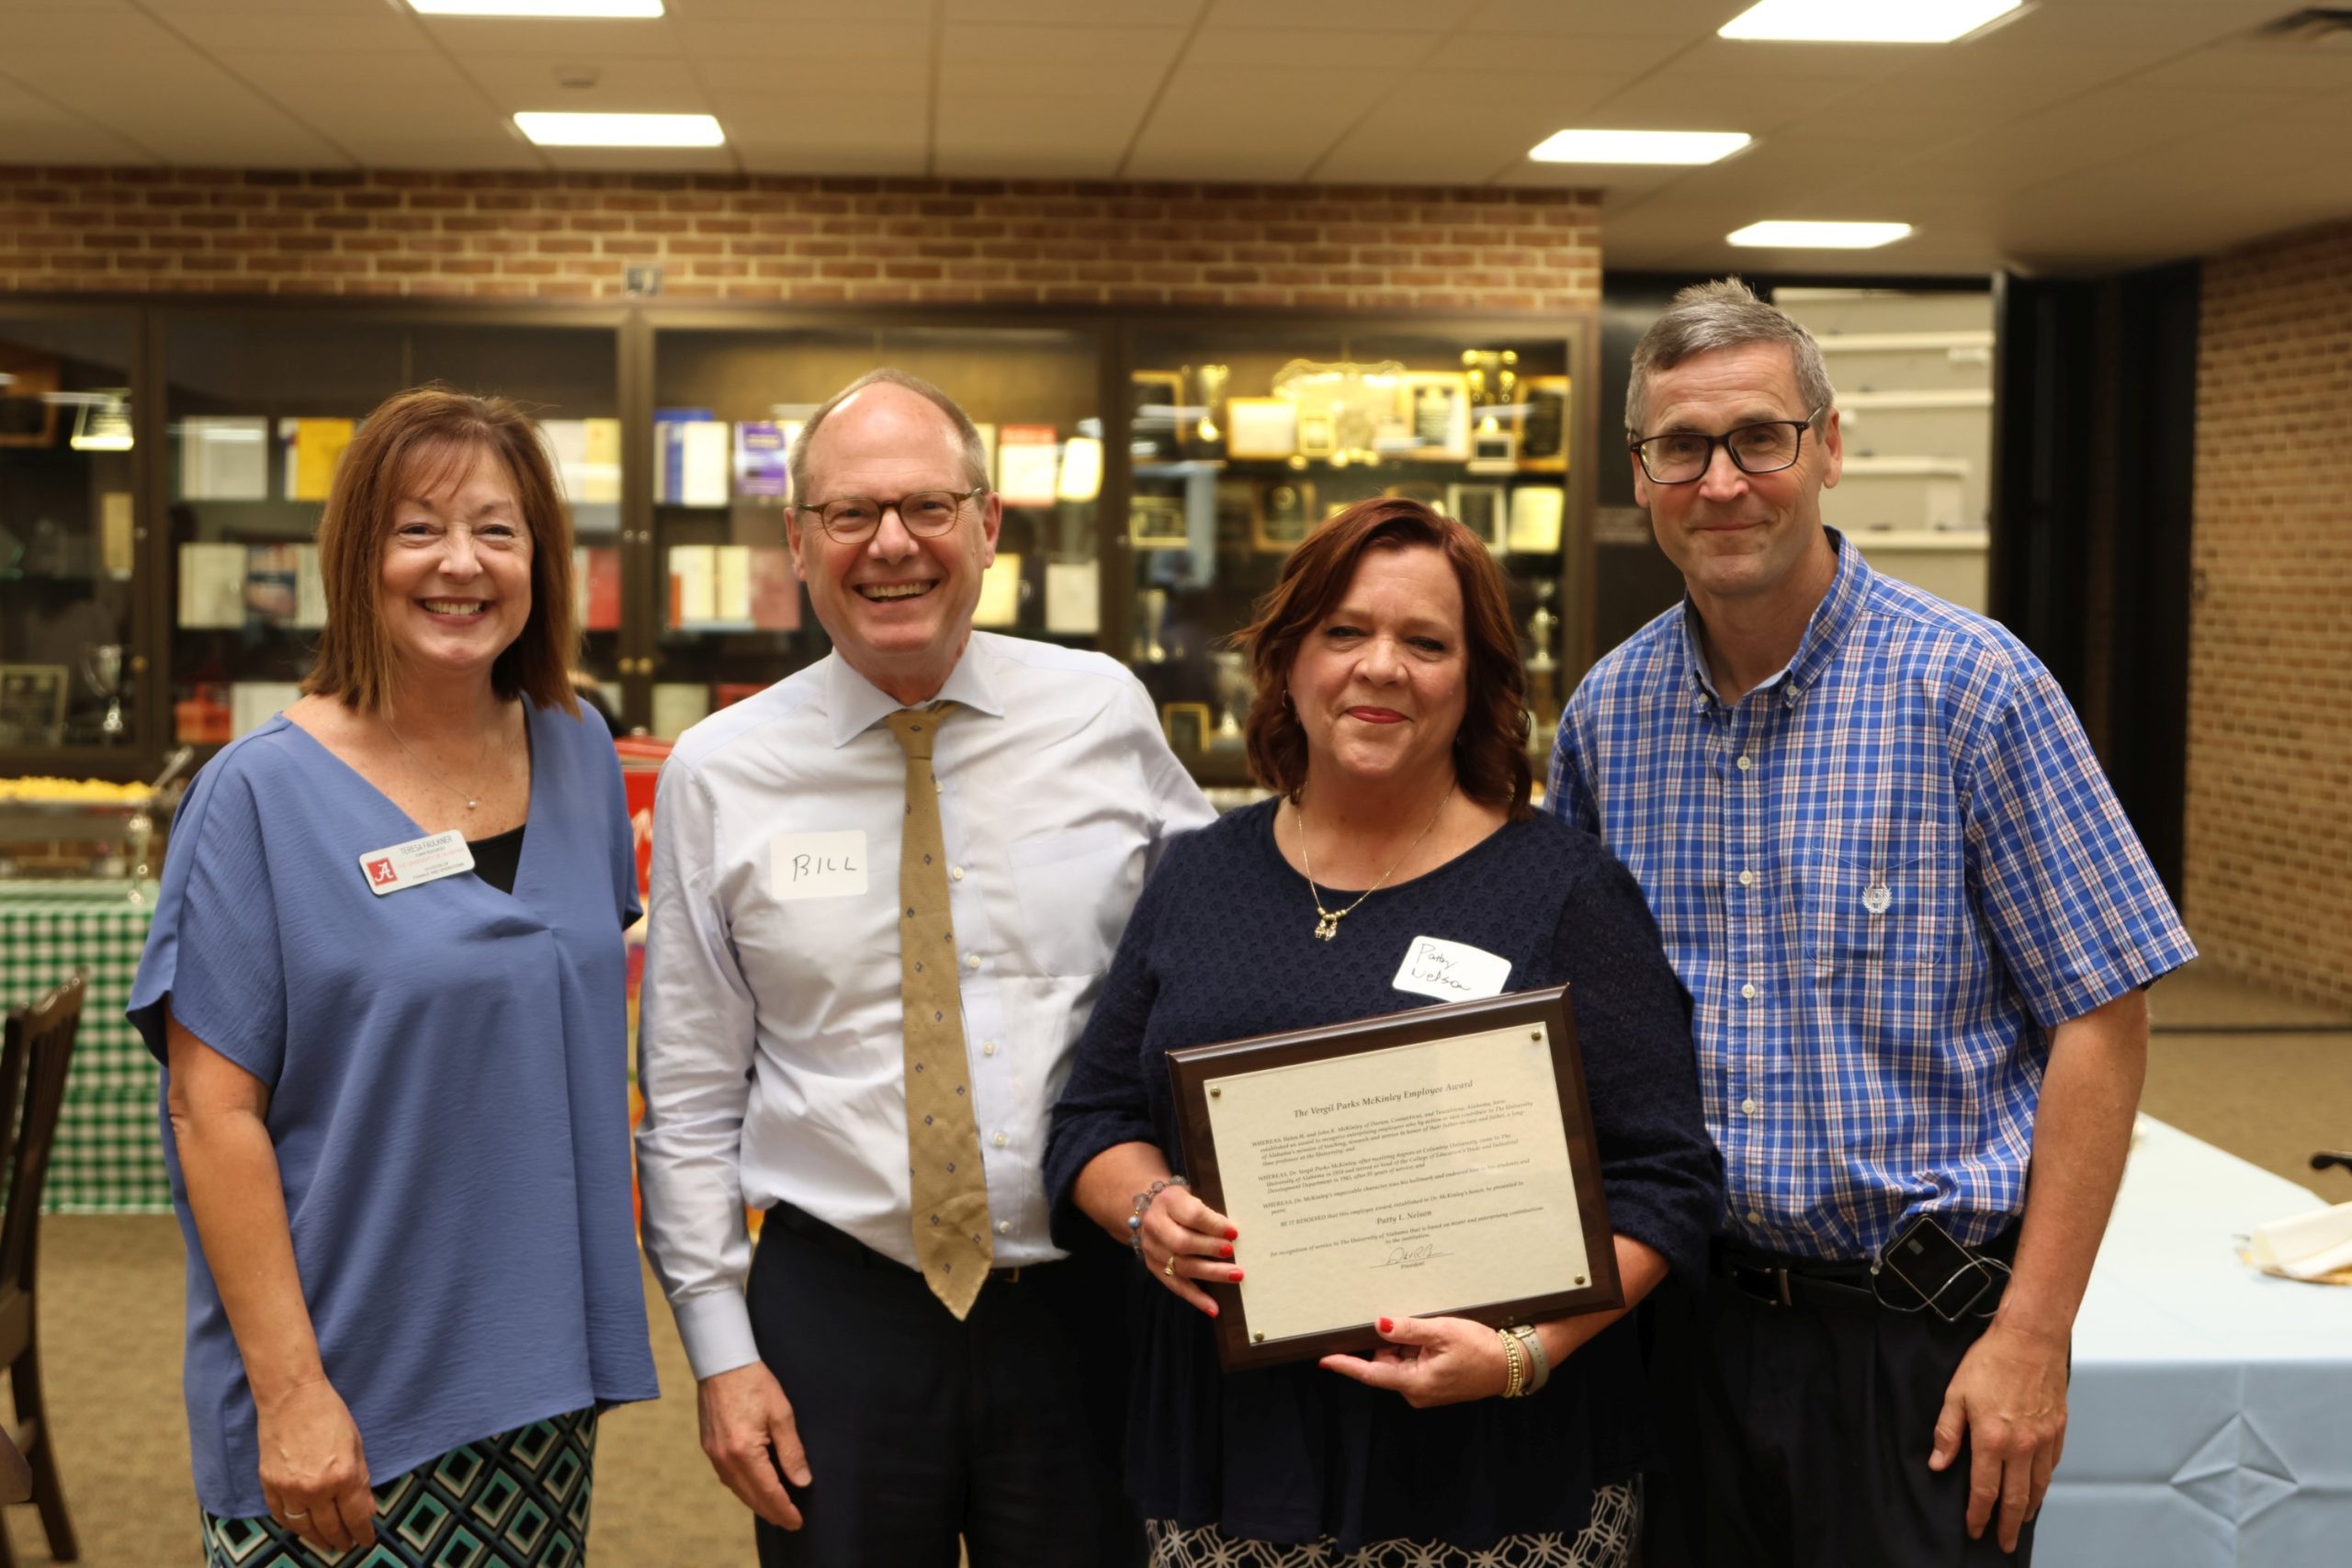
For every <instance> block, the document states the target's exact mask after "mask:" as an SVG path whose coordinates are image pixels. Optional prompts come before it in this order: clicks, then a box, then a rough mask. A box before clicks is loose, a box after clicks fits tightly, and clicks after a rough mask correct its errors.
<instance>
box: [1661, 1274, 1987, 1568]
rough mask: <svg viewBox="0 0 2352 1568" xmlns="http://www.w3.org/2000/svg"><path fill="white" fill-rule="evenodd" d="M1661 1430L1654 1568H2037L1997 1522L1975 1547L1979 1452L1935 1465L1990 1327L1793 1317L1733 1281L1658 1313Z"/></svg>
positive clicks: (1832, 1315)
mask: <svg viewBox="0 0 2352 1568" xmlns="http://www.w3.org/2000/svg"><path fill="white" fill-rule="evenodd" d="M1645 1312H1646V1313H1647V1314H1649V1315H1648V1318H1647V1319H1646V1321H1645V1328H1646V1330H1647V1337H1648V1341H1649V1350H1650V1367H1651V1393H1652V1400H1653V1412H1652V1414H1653V1420H1654V1421H1655V1423H1656V1428H1657V1432H1658V1435H1659V1438H1660V1440H1661V1445H1662V1448H1663V1450H1664V1451H1663V1453H1662V1455H1661V1466H1660V1469H1659V1471H1658V1472H1657V1473H1655V1474H1653V1475H1652V1476H1651V1477H1650V1478H1649V1481H1648V1485H1647V1489H1646V1494H1645V1497H1646V1510H1645V1515H1646V1517H1645V1526H1644V1534H1643V1553H1644V1555H1643V1562H1644V1564H1645V1568H1993V1565H1995V1564H2014V1565H2017V1568H2023V1565H2025V1564H2026V1563H2028V1562H2030V1560H2031V1558H2032V1554H2033V1526H2032V1525H2031V1523H2030V1522H2029V1523H2028V1524H2027V1526H2026V1527H2025V1529H2024V1530H2023V1531H2021V1532H2020V1533H2019V1536H2018V1549H2017V1551H2015V1552H2013V1553H2011V1552H2004V1551H2002V1550H2001V1547H2000V1540H1999V1520H1998V1517H1997V1514H1996V1517H1995V1519H1994V1521H1993V1522H1992V1523H1989V1524H1987V1525H1986V1526H1985V1534H1984V1536H1983V1537H1982V1538H1981V1539H1979V1540H1969V1539H1968V1486H1969V1462H1970V1458H1971V1454H1970V1450H1969V1448H1968V1446H1967V1445H1966V1443H1965V1442H1963V1444H1962V1448H1961V1451H1960V1456H1959V1457H1958V1459H1956V1460H1955V1461H1953V1462H1952V1464H1951V1466H1950V1467H1949V1468H1947V1469H1945V1470H1944V1471H1943V1472H1940V1473H1939V1472H1934V1471H1931V1470H1929V1469H1928V1453H1929V1452H1930V1451H1931V1450H1932V1449H1933V1448H1934V1446H1935V1428H1936V1417H1937V1416H1938V1415H1939V1413H1940V1412H1941V1410H1942V1409H1943V1401H1944V1391H1945V1389H1946V1388H1948V1387H1949V1386H1950V1385H1951V1379H1952V1374H1953V1373H1954V1372H1955V1371H1958V1370H1959V1368H1960V1362H1961V1359H1962V1357H1963V1356H1965V1355H1966V1354H1967V1352H1968V1349H1969V1347H1970V1346H1972V1345H1973V1344H1974V1343H1975V1342H1976V1340H1977V1337H1979V1336H1980V1335H1982V1334H1983V1333H1984V1331H1985V1322H1986V1320H1985V1319H1982V1318H1970V1319H1967V1320H1964V1321H1962V1322H1961V1323H1957V1324H1948V1323H1945V1322H1944V1321H1943V1320H1942V1319H1941V1318H1939V1317H1937V1316H1936V1315H1935V1314H1932V1313H1927V1312H1919V1313H1897V1312H1891V1311H1888V1310H1887V1309H1885V1308H1883V1307H1881V1306H1879V1305H1877V1304H1875V1303H1872V1302H1871V1301H1870V1300H1868V1299H1867V1298H1862V1299H1860V1301H1859V1302H1858V1303H1856V1304H1854V1305H1850V1306H1849V1305H1841V1304H1825V1303H1822V1302H1820V1301H1817V1300H1808V1301H1800V1302H1798V1303H1796V1304H1794V1305H1789V1306H1783V1305H1778V1304H1772V1303H1765V1302H1763V1301H1759V1300H1758V1299H1757V1298H1755V1297H1754V1296H1751V1295H1748V1294H1747V1293H1746V1292H1742V1291H1741V1290H1739V1289H1738V1288H1736V1286H1734V1285H1732V1284H1731V1283H1730V1282H1728V1281H1727V1280H1722V1279H1716V1280H1710V1281H1709V1288H1708V1290H1707V1292H1706V1293H1705V1295H1704V1296H1703V1297H1702V1298H1700V1299H1699V1300H1697V1301H1695V1302H1694V1301H1693V1300H1692V1298H1691V1294H1690V1292H1687V1291H1686V1290H1685V1289H1684V1288H1683V1287H1682V1286H1681V1284H1680V1283H1679V1281H1676V1282H1670V1283H1669V1284H1668V1286H1665V1287H1662V1288H1661V1289H1660V1290H1658V1291H1657V1292H1655V1293H1654V1294H1653V1295H1652V1296H1651V1298H1650V1301H1649V1303H1645Z"/></svg>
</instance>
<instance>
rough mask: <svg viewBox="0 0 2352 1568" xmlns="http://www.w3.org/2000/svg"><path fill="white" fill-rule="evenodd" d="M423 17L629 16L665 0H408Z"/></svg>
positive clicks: (657, 11)
mask: <svg viewBox="0 0 2352 1568" xmlns="http://www.w3.org/2000/svg"><path fill="white" fill-rule="evenodd" d="M408 3H409V6H410V8H411V9H413V10H414V11H415V12H416V14H417V15H418V16H420V17H597V18H600V19H607V20H609V19H612V18H615V17H617V18H620V19H622V20H630V19H634V18H636V17H658V16H660V15H661V14H662V0H408Z"/></svg>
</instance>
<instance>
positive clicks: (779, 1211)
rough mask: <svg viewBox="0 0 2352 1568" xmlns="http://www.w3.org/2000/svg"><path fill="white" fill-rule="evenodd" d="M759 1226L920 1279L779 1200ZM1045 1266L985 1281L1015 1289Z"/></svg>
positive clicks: (1017, 1267)
mask: <svg viewBox="0 0 2352 1568" xmlns="http://www.w3.org/2000/svg"><path fill="white" fill-rule="evenodd" d="M762 1223H763V1224H769V1225H778V1226H781V1227H782V1228H784V1229H785V1230H787V1231H789V1232H791V1233H792V1234H793V1235H795V1236H796V1237H797V1238H798V1239H800V1240H802V1241H805V1242H807V1243H809V1245H810V1246H811V1247H816V1248H817V1249H818V1250H819V1251H820V1252H830V1253H831V1254H832V1255H833V1256H834V1257H836V1258H842V1259H845V1260H846V1261H848V1262H851V1263H855V1264H858V1265H860V1266H861V1267H864V1268H867V1269H895V1270H896V1271H898V1272H899V1273H901V1274H911V1275H913V1276H914V1277H915V1278H917V1279H921V1278H922V1271H921V1270H920V1269H915V1268H914V1267H913V1266H911V1265H910V1264H905V1263H901V1262H899V1260H898V1259H897V1258H892V1257H890V1256H889V1255H888V1253H882V1252H876V1251H875V1250H874V1248H872V1247H868V1246H866V1245H865V1243H864V1242H862V1241H860V1240H858V1239H857V1237H855V1236H854V1235H850V1234H849V1233H848V1232H847V1231H844V1230H840V1229H837V1228H836V1227H834V1226H832V1225H829V1224H826V1223H825V1222H824V1221H822V1220H820V1219H819V1218H818V1217H817V1216H816V1215H814V1214H812V1213H809V1211H808V1210H806V1209H803V1208H799V1207H797V1206H796V1205H794V1204H791V1203H786V1202H784V1201H781V1200H779V1201H776V1202H775V1203H773V1204H771V1205H769V1207H768V1211H767V1218H766V1219H765V1220H764V1221H763V1222H762ZM1046 1266H1047V1265H1046V1264H1043V1263H1016V1264H1012V1265H1011V1266H1009V1267H1007V1268H1002V1269H989V1283H991V1284H999V1285H1017V1284H1019V1283H1020V1282H1021V1276H1022V1275H1023V1274H1024V1273H1026V1274H1035V1272H1036V1271H1037V1270H1038V1269H1043V1268H1046Z"/></svg>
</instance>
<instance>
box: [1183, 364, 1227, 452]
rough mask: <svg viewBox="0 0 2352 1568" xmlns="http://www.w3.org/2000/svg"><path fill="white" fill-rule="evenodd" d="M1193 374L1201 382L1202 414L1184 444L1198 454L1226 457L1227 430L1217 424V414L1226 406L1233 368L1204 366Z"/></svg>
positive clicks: (1190, 450)
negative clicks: (1226, 391)
mask: <svg viewBox="0 0 2352 1568" xmlns="http://www.w3.org/2000/svg"><path fill="white" fill-rule="evenodd" d="M1193 374H1194V375H1195V376H1197V377H1199V378H1200V382H1201V417H1200V420H1199V422H1198V423H1195V424H1194V425H1193V428H1192V430H1191V431H1190V432H1189V433H1188V434H1187V436H1186V439H1185V442H1184V446H1185V447H1186V448H1187V450H1188V451H1189V453H1190V455H1191V456H1193V457H1222V456H1223V455H1224V451H1225V432H1224V431H1223V430H1221V429H1219V428H1218V427H1217V423H1216V414H1217V410H1219V409H1220V408H1223V407H1224V406H1225V385H1226V382H1227V380H1229V379H1231V378H1232V375H1233V371H1232V367H1229V366H1224V365H1204V366H1202V367H1200V368H1199V369H1198V370H1196V371H1194V372H1193Z"/></svg>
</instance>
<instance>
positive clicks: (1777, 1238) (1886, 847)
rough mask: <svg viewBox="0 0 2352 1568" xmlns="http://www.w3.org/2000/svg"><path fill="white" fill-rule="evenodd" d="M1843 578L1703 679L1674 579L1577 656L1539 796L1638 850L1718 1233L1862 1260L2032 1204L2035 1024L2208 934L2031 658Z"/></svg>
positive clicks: (2105, 992) (1908, 600)
mask: <svg viewBox="0 0 2352 1568" xmlns="http://www.w3.org/2000/svg"><path fill="white" fill-rule="evenodd" d="M1828 532H1829V536H1830V541H1831V543H1832V544H1833V545H1835V546H1836V547H1838V575H1837V579H1836V581H1835V582H1834V583H1833V584H1832V585H1831V587H1830V590H1829V592H1828V594H1827V596H1826V597H1825V598H1824V599H1823V601H1822V603H1821V606H1820V608H1819V609H1817V610H1816V611H1815V613H1814V616H1813V619H1812V622H1811V624H1810V625H1809V626H1807V627H1806V628H1805V634H1804V639H1803V640H1802V641H1801V642H1800V643H1799V644H1798V646H1797V651H1796V656H1795V657H1794V658H1793V659H1792V660H1790V662H1789V665H1788V668H1787V669H1785V670H1784V671H1781V673H1780V674H1779V675H1777V676H1775V677H1774V678H1773V679H1771V680H1769V681H1767V682H1764V683H1763V684H1762V685H1760V686H1758V688H1757V689H1756V690H1755V691H1753V692H1750V693H1748V694H1747V695H1746V696H1744V697H1743V698H1741V700H1740V701H1739V702H1737V703H1736V704H1732V705H1724V704H1723V703H1721V702H1719V701H1717V700H1716V697H1715V694H1714V693H1713V688H1712V687H1711V685H1710V683H1709V682H1708V680H1707V677H1706V674H1705V666H1704V663H1703V661H1702V660H1701V659H1700V657H1699V654H1698V651H1697V649H1696V646H1695V643H1694V641H1693V637H1692V632H1691V626H1690V623H1689V619H1688V615H1687V609H1688V601H1686V602H1685V604H1682V605H1678V606H1677V607H1675V608H1674V609H1671V610H1668V612H1667V613H1666V614H1664V615H1660V616H1658V617H1657V619H1656V620H1654V621H1652V622H1650V623H1649V625H1647V626H1644V627H1643V628H1642V629H1641V630H1640V631H1639V632H1637V633H1635V634H1634V636H1633V637H1631V638H1629V639H1628V640H1627V641H1626V642H1625V643H1624V645H1623V646H1622V647H1621V648H1619V649H1616V650H1615V651H1613V652H1611V654H1610V655H1609V656H1608V657H1607V658H1605V659H1603V660H1601V661H1600V663H1599V664H1598V665H1596V666H1595V667H1594V668H1593V671H1592V672H1591V673H1590V674H1589V675H1588V676H1587V677H1586V678H1585V680H1584V682H1583V683H1582V685H1580V686H1579V687H1578V688H1577V693H1576V694H1575V696H1574V697H1573V698H1571V699H1570V701H1569V704H1568V708H1567V712H1566V715H1564V716H1563V717H1562V719H1561V723H1560V733H1559V739H1558V741H1557V744H1556V745H1555V748H1554V750H1553V754H1552V769H1551V776H1550V781H1549V785H1550V787H1549V806H1550V808H1551V809H1552V810H1554V811H1555V812H1557V813H1558V814H1559V815H1561V816H1562V817H1564V818H1567V819H1568V820H1569V821H1571V822H1575V823H1577V824H1580V825H1581V826H1583V827H1585V828H1587V829H1590V830H1592V831H1594V832H1596V833H1598V834H1600V837H1601V838H1602V839H1603V840H1605V841H1606V842H1607V843H1608V845H1609V847H1610V848H1611V850H1613V851H1614V852H1616V853H1617V855H1618V857H1619V858H1620V859H1621V860H1623V862H1624V863H1625V864H1626V866H1627V867H1628V868H1629V869H1631V870H1632V872H1633V874H1634V877H1635V878H1636V879H1637V880H1638V881H1639V882H1640V883H1641V886H1642V890H1643V892H1644V893H1645V895H1646V896H1647V897H1648V899H1649V903H1650V908H1651V909H1652V910H1653V911H1654V912H1655V913H1656V915H1657V921H1658V926H1659V928H1660V929H1661V931H1663V932H1664V933H1665V938H1666V946H1667V952H1668V956H1669V958H1670V959H1671V960H1672V962H1673V964H1674V968H1675V971H1676V973H1678V974H1679V975H1680V976H1681V977H1682V981H1683V983H1684V984H1685V985H1686V986H1688V987H1690V989H1691V997H1692V1000H1693V1003H1694V1013H1693V1018H1692V1025H1693V1030H1694V1032H1695V1034H1696V1036H1697V1040H1698V1048H1699V1056H1700V1074H1699V1081H1700V1088H1701V1090H1702V1095H1703V1097H1704V1100H1705V1104H1706V1115H1707V1125H1708V1128H1709V1130H1710V1131H1711V1132H1713V1134H1714V1137H1715V1142H1716V1143H1717V1145H1720V1146H1721V1148H1722V1150H1723V1155H1724V1178H1725V1201H1726V1218H1725V1226H1726V1229H1727V1231H1728V1232H1729V1234H1731V1235H1735V1236H1736V1237H1738V1238H1740V1239H1741V1240H1743V1241H1746V1242H1747V1243H1749V1244H1751V1245H1754V1246H1757V1247H1766V1248H1770V1249H1771V1250H1774V1251H1779V1252H1783V1253H1788V1254H1792V1255H1794V1256H1798V1257H1809V1258H1848V1259H1852V1258H1868V1257H1871V1256H1873V1255H1874V1254H1875V1253H1876V1252H1877V1251H1878V1249H1879V1248H1880V1247H1882V1246H1883V1244H1884V1243H1885V1241H1886V1240H1887V1238H1888V1236H1889V1235H1892V1234H1893V1233H1894V1230H1895V1228H1896V1227H1897V1226H1898V1225H1900V1224H1901V1223H1902V1222H1903V1221H1904V1220H1905V1218H1906V1217H1907V1216H1908V1215H1910V1214H1912V1213H1917V1212H1920V1211H1934V1212H1935V1213H1937V1214H1938V1216H1939V1219H1940V1220H1941V1221H1942V1222H1943V1224H1945V1225H1946V1227H1947V1228H1948V1229H1950V1230H1951V1232H1952V1233H1953V1234H1954V1235H1956V1236H1957V1237H1958V1238H1959V1239H1960V1240H1962V1241H1963V1242H1967V1243H1971V1244H1975V1243H1981V1242H1983V1241H1985V1240H1987V1239H1989V1238H1990V1237H1991V1236H1992V1235H1995V1234H1996V1233H1997V1232H1998V1231H1999V1230H2000V1229H2001V1228H2002V1227H2003V1226H2004V1225H2005V1224H2007V1217H2008V1216H2010V1215H2013V1214H2016V1213H2019V1212H2020V1211H2021V1210H2022V1208H2023V1206H2024V1200H2025V1177H2026V1167H2027V1163H2028V1159H2029V1157H2030V1154H2031V1148H2032V1138H2033V1114H2034V1107H2035V1104H2036V1101H2037V1100H2038V1098H2039V1095H2040V1091H2041V1074H2042V1069H2043V1066H2045V1065H2046V1064H2047V1062H2048V1060H2049V1054H2050V1032H2051V1031H2052V1029H2053V1028H2054V1027H2056V1026H2057V1025H2058V1024H2060V1023H2062V1022H2064V1021H2066V1020H2068V1019H2072V1018H2076V1017H2079V1016H2081V1015H2082V1014H2084V1013H2086V1012H2088V1011H2090V1010H2092V1009H2094V1008H2096V1007H2098V1006H2100V1005H2101V1004H2103V1003H2106V1002H2109V1001H2112V1000H2113V999H2114V998H2117V997H2120V996H2122V995H2123V994H2125V993H2126V992H2127V991H2129V990H2131V988H2132V987H2137V986H2143V985H2145V984H2146V983H2147V982H2148V981H2150V980H2153V979H2154V978H2155V977H2156V976H2160V975H2163V974H2164V973H2165V972H2166V971H2167V970H2170V969H2172V968H2174V967H2176V966H2177V965H2179V964H2183V963H2185V962H2187V961H2188V959H2190V958H2192V957H2194V956H2195V955H2196V950H2195V948H2194V947H2192V946H2191V945H2190V943H2189V941H2188V933H2187V932H2185V931H2183V930H2182V929H2181V926H2180V921H2179V919H2178V917H2177V915H2176V914H2175V913H2174V911H2173V907H2172V902H2171V900H2170V899H2169V898H2168V897H2166V896H2165V890H2164V887H2163V886H2162V885H2161V884H2160V883H2159V882H2158V881H2157V879H2156V876H2155V873H2154V869H2153V868H2152V867H2151V866H2150V865H2149V864H2148V860H2147V856H2146V854H2145V853H2144V852H2143V851H2142V849H2141V847H2140V841H2139V839H2138V837H2137V835H2135V834H2134V833H2133V832H2132V830H2131V824H2130V822H2129V821H2127V820H2126V819H2125V818H2124V816H2123V812H2122V808H2121V807H2119V806H2118V805H2117V803H2116V800H2115V796H2114V794H2113V792H2112V791H2110V790H2109V787H2108V784H2107V779H2106V776H2105V774H2103V773H2101V772H2100V770H2099V766H2098V761H2097V759H2095V758H2094V757H2093V756H2092V755H2091V750H2090V747H2089V744H2088V742H2087V741H2086V739H2085V738H2084V736H2083V732H2082V727H2081V726H2080V725H2079V724H2078V723H2076V721H2075V715H2074V710H2073V709H2072V708H2070V707H2069V706H2068V705H2067V704H2066V700H2065V697H2064V694H2062V693H2061V692H2060V691H2059V688H2058V684H2057V682H2055V681H2054V680H2053V679H2052V677H2051V675H2050V672H2049V671H2047V670H2045V669H2043V668H2042V667H2041V662H2040V661H2039V660H2036V659H2035V658H2034V657H2033V655H2032V654H2031V653H2030V652H2028V651H2027V650H2026V649H2025V648H2024V646H2023V645H2022V644H2020V643H2018V641H2017V639H2016V638H2015V637H2011V636H2010V635H2009V634H2008V633H2007V631H2005V630H2003V629H2002V628H2001V627H2000V626H1996V625H1995V624H1994V623H1992V622H1990V621H1987V620H1985V619H1983V618H1982V617H1980V616H1977V615H1971V614H1969V613H1967V612H1966V611H1963V610H1960V609H1957V608H1955V607H1954V606H1952V605H1951V604H1946V603H1944V602H1943V601H1942V600H1940V599H1937V598H1935V597H1934V596H1932V595H1931V594H1928V593H1926V592H1921V591H1920V590H1918V589H1917V588H1913V587H1911V586H1910V585H1909V584H1907V583H1904V582H1898V581H1895V580H1894V579H1893V578H1887V577H1880V576H1878V575H1877V574H1876V573H1874V572H1872V571H1871V569H1870V567H1869V566H1868V564H1867V563H1865V562H1864V561H1863V559H1862V557H1861V553H1860V551H1859V550H1853V549H1849V548H1846V547H1845V544H1844V541H1843V540H1842V539H1841V538H1839V536H1838V534H1837V531H1836V530H1834V529H1832V530H1829V531H1828Z"/></svg>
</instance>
